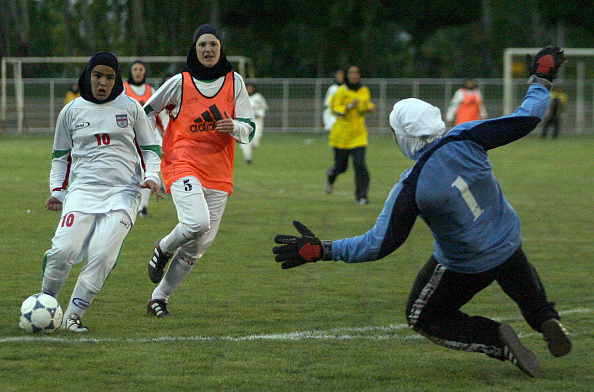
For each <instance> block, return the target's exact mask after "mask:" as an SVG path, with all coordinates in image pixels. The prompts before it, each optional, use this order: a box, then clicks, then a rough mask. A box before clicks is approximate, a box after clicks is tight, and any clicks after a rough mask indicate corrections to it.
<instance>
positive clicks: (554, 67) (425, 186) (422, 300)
mask: <svg viewBox="0 0 594 392" xmlns="http://www.w3.org/2000/svg"><path fill="white" fill-rule="evenodd" d="M563 62H564V55H563V51H561V50H559V48H556V47H546V48H544V49H542V50H541V51H540V52H539V53H538V54H537V55H536V57H535V58H534V59H533V60H532V61H530V62H529V66H530V72H531V76H530V78H529V80H528V83H529V87H528V92H527V94H526V97H525V98H524V101H523V102H522V105H521V106H520V107H519V108H518V109H517V110H516V111H515V112H514V113H512V114H510V115H507V116H503V117H500V118H496V119H489V120H477V121H470V122H466V123H463V124H460V125H458V126H456V127H454V128H452V130H451V131H450V132H449V133H448V134H447V135H445V125H444V123H443V121H442V119H441V114H440V111H439V109H438V108H436V107H434V106H431V105H430V104H428V103H426V102H423V101H421V100H418V99H415V98H408V99H404V100H402V101H399V102H397V103H396V104H395V105H394V108H393V110H392V112H391V113H390V125H391V128H392V131H393V132H394V138H395V140H396V143H397V144H398V146H399V147H400V149H401V150H402V152H403V153H404V155H406V156H407V157H408V158H410V159H412V160H414V161H416V162H415V164H414V166H412V167H411V168H410V169H408V170H407V171H405V172H404V173H403V174H402V176H401V179H400V181H399V182H398V183H397V184H396V185H395V186H394V187H393V188H392V191H391V192H390V194H389V196H388V199H387V200H386V202H385V206H384V209H383V211H382V212H381V214H380V216H379V217H378V219H377V222H376V224H375V226H374V227H373V228H372V229H371V230H369V231H368V232H367V233H365V234H363V235H360V236H357V237H353V238H345V239H341V240H337V241H320V240H319V239H318V238H317V237H316V236H315V235H314V234H313V233H312V232H311V231H310V230H309V229H308V228H307V227H305V226H304V225H303V224H301V223H299V222H297V221H294V222H293V224H294V225H295V227H296V228H297V230H298V231H299V232H300V233H301V237H295V236H290V235H277V236H276V238H275V242H276V243H277V244H281V246H277V247H275V248H274V249H273V252H274V253H275V254H276V261H278V262H280V263H282V268H285V269H286V268H292V267H296V266H299V265H302V264H304V263H308V262H316V261H317V260H343V261H345V262H347V263H359V262H366V261H373V260H378V259H381V258H383V257H385V256H387V255H389V254H390V253H392V252H393V251H394V250H396V249H397V248H398V247H399V246H400V245H401V244H402V243H403V242H404V241H405V240H406V238H407V237H408V235H409V233H410V231H411V229H412V227H413V225H414V223H415V220H416V218H417V216H420V217H421V219H423V220H424V221H425V223H426V224H427V225H428V226H429V228H430V229H431V231H432V233H433V236H434V238H435V247H434V252H433V254H432V255H431V257H430V258H429V261H428V262H427V263H426V265H425V266H424V267H423V268H422V269H421V271H420V272H419V274H418V276H417V278H416V280H415V282H414V284H413V287H412V290H411V292H410V296H409V299H408V303H407V306H406V318H407V320H408V324H409V326H410V327H411V328H412V329H414V330H415V331H417V332H418V333H420V334H421V335H423V336H425V337H427V338H428V339H430V340H431V341H432V342H434V343H437V344H439V345H442V346H445V347H448V348H451V349H455V350H463V351H473V352H480V353H484V354H486V355H488V356H490V357H492V358H496V359H499V360H501V361H505V360H508V361H510V362H512V363H513V364H514V365H516V366H518V367H519V368H520V369H521V370H522V371H523V372H525V373H526V374H528V375H529V376H532V377H539V376H540V375H541V368H540V364H539V362H538V358H537V357H536V355H535V354H534V353H533V352H532V351H530V350H529V349H528V348H526V347H525V346H524V345H523V344H522V343H521V342H520V340H519V338H518V336H517V335H516V333H515V332H514V330H513V329H512V327H511V326H509V325H508V324H504V323H500V322H497V321H495V320H492V319H489V318H486V317H482V316H469V315H467V314H465V313H463V312H462V311H460V308H461V307H462V306H463V305H464V304H466V303H468V302H469V301H470V300H471V299H472V297H473V296H474V295H476V294H477V293H478V292H480V291H481V290H483V289H484V288H486V287H487V286H489V285H490V284H491V283H492V282H493V281H497V283H498V284H499V285H500V286H501V288H502V289H503V291H504V292H505V293H506V294H507V295H508V296H509V297H510V298H511V299H512V300H514V301H515V302H516V303H517V304H518V306H519V308H520V309H521V311H522V315H523V316H524V318H525V319H526V321H527V322H528V324H529V325H530V326H531V327H532V328H533V329H534V330H536V331H538V332H540V333H542V334H543V336H544V339H545V340H546V341H547V342H548V347H549V351H550V352H551V354H552V355H553V356H556V357H560V356H563V355H566V354H568V353H569V351H570V350H571V341H570V339H569V336H568V335H567V332H566V331H565V329H564V327H563V326H562V325H561V323H560V322H559V319H560V317H559V313H558V312H557V311H556V310H555V308H554V304H553V303H552V302H549V301H548V300H547V296H546V293H545V290H544V288H543V285H542V283H541V281H540V279H539V277H538V274H537V272H536V270H535V269H534V267H533V266H532V265H531V264H530V263H529V262H528V260H527V258H526V256H525V254H524V252H523V251H522V247H521V243H522V235H521V230H520V220H519V218H518V215H517V213H516V211H514V209H513V208H512V206H511V205H510V203H509V202H508V201H507V200H506V199H505V197H504V196H503V194H502V192H501V188H500V186H499V183H498V182H497V179H496V178H495V176H494V174H493V172H492V170H491V165H490V163H489V159H488V157H487V151H488V150H490V149H493V148H496V147H499V146H503V145H505V144H508V143H511V142H513V141H515V140H518V139H520V138H522V137H523V136H525V135H527V134H528V133H530V132H531V131H532V130H533V129H534V128H535V127H536V125H537V124H538V123H539V122H540V121H541V120H542V118H543V116H544V115H545V113H546V111H547V107H548V106H549V102H550V94H549V90H550V88H551V82H552V81H553V79H554V77H555V75H556V73H557V71H558V69H559V67H560V66H561V64H562V63H563Z"/></svg>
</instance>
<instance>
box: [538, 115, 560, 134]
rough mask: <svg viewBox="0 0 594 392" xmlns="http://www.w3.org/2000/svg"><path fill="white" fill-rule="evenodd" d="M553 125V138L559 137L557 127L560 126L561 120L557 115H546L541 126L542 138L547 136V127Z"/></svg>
mask: <svg viewBox="0 0 594 392" xmlns="http://www.w3.org/2000/svg"><path fill="white" fill-rule="evenodd" d="M550 126H553V138H558V137H559V127H560V126H561V120H560V119H559V117H555V116H551V117H547V118H545V120H544V123H543V126H542V134H541V135H540V136H541V137H542V138H543V139H544V138H545V137H547V133H548V131H549V127H550Z"/></svg>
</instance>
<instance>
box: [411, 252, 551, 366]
mask: <svg viewBox="0 0 594 392" xmlns="http://www.w3.org/2000/svg"><path fill="white" fill-rule="evenodd" d="M493 281H497V283H498V284H499V285H500V286H501V288H502V289H503V291H504V292H505V293H506V294H507V295H508V296H509V297H510V298H511V299H512V300H514V301H515V302H516V303H517V304H518V306H519V308H520V310H521V312H522V315H523V316H524V318H525V319H526V321H527V322H528V324H529V325H530V327H532V329H534V330H535V331H537V332H540V330H541V325H542V323H543V322H544V321H546V320H548V319H551V318H555V319H559V314H558V313H557V311H556V310H555V308H554V305H555V304H554V303H552V302H548V301H547V296H546V293H545V289H544V287H543V285H542V283H541V281H540V278H539V277H538V273H537V272H536V269H534V267H533V266H532V265H531V264H530V263H529V262H528V259H527V258H526V255H525V254H524V252H523V251H522V248H518V250H517V251H516V252H515V253H514V254H513V255H512V256H511V257H510V258H509V259H508V260H507V261H506V262H505V263H503V264H501V265H500V266H498V267H495V268H493V269H491V270H489V271H485V272H481V273H476V274H463V273H460V272H454V271H450V270H447V269H445V268H444V267H443V266H442V265H441V264H439V263H438V262H437V260H436V259H435V258H434V257H433V256H432V257H431V258H430V259H429V261H428V262H427V264H425V266H424V267H423V268H422V269H421V271H419V274H418V275H417V279H416V281H415V283H414V285H413V288H412V290H411V293H410V296H409V299H408V303H407V306H406V317H407V320H408V323H409V326H410V327H411V328H413V329H414V330H415V331H417V332H419V333H420V334H422V335H424V336H425V337H427V338H429V339H430V340H431V341H433V342H434V343H437V344H439V345H442V346H445V347H449V348H452V349H456V350H464V351H477V352H483V353H485V354H487V355H489V356H492V357H496V358H501V356H502V354H501V349H502V347H503V343H502V342H501V340H500V338H499V333H498V328H499V323H498V322H496V321H494V320H491V319H489V318H486V317H481V316H468V315H467V314H466V313H463V312H461V311H460V308H461V307H462V306H464V305H465V304H466V303H468V302H469V301H470V300H471V299H472V297H474V296H475V295H476V294H477V293H478V292H480V291H481V290H483V289H484V288H486V287H487V286H489V285H490V284H491V283H492V282H493Z"/></svg>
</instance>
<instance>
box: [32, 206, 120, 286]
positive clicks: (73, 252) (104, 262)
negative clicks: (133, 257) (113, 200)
mask: <svg viewBox="0 0 594 392" xmlns="http://www.w3.org/2000/svg"><path fill="white" fill-rule="evenodd" d="M131 228H132V221H131V220H130V217H129V216H128V214H127V213H126V212H125V211H123V210H117V211H110V212H108V213H106V214H85V213H82V212H69V213H66V214H64V215H63V216H62V218H61V219H60V222H59V223H58V228H57V229H56V234H55V236H54V238H53V239H52V248H51V249H50V250H48V251H47V252H46V256H45V257H46V258H45V266H44V273H43V276H44V278H49V279H51V280H53V281H58V282H60V281H62V282H63V281H65V280H66V279H67V278H68V275H69V274H70V270H71V269H72V266H73V265H74V264H77V263H80V262H81V261H82V260H83V258H84V259H85V263H84V266H83V268H82V270H81V272H80V275H79V278H78V279H79V281H82V282H84V284H85V287H88V288H90V289H92V290H94V291H95V292H99V290H101V287H103V284H104V283H105V281H106V280H107V277H108V276H109V274H110V273H111V271H112V269H113V267H114V266H115V264H116V261H117V260H118V256H119V254H120V250H121V248H122V244H123V242H124V239H125V238H126V236H127V235H128V232H129V231H130V229H131ZM85 256H86V257H85ZM56 294H57V293H56Z"/></svg>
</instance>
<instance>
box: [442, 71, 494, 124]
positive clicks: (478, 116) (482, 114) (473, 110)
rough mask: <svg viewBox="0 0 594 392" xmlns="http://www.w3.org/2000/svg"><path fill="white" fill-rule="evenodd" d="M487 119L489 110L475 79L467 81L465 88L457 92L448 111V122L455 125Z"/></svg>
mask: <svg viewBox="0 0 594 392" xmlns="http://www.w3.org/2000/svg"><path fill="white" fill-rule="evenodd" d="M485 118H487V109H486V108H485V103H484V100H483V94H481V92H480V90H479V89H478V87H477V85H476V82H475V81H474V80H473V79H466V81H465V82H464V86H462V87H461V88H459V89H458V90H456V92H455V93H454V96H453V97H452V100H451V101H450V105H449V106H448V111H447V112H446V121H448V122H453V123H454V125H458V124H462V123H463V122H467V121H474V120H483V119H485Z"/></svg>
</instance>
